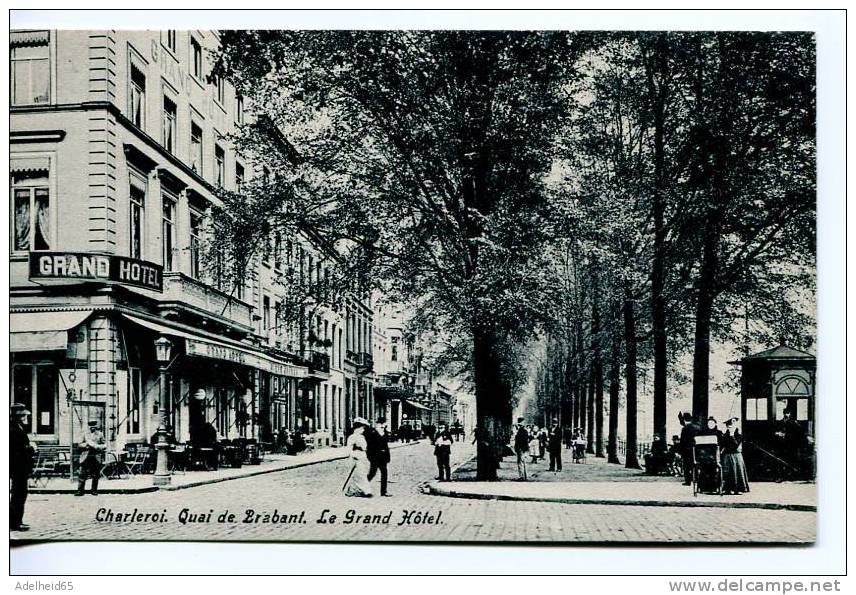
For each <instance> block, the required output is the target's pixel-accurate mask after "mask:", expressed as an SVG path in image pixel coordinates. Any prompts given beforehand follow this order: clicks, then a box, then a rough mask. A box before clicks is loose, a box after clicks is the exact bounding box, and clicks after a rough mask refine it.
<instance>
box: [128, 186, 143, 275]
mask: <svg viewBox="0 0 856 595" xmlns="http://www.w3.org/2000/svg"><path fill="white" fill-rule="evenodd" d="M129 197H130V200H129V212H128V222H129V226H128V239H129V241H130V242H131V245H130V249H129V251H128V252H129V255H130V256H131V258H136V259H142V258H143V237H144V231H143V230H144V227H143V226H144V224H145V213H146V211H145V205H146V178H145V177H144V176H143V175H142V174H139V173H136V172H134V171H132V172H131V183H130V189H129Z"/></svg>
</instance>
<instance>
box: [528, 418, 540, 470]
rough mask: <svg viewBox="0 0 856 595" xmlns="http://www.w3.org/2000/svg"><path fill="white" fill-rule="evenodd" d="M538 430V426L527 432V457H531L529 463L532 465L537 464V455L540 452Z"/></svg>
mask: <svg viewBox="0 0 856 595" xmlns="http://www.w3.org/2000/svg"><path fill="white" fill-rule="evenodd" d="M539 434H540V430H539V429H538V426H533V427H532V429H531V430H530V431H529V456H530V457H532V461H531V463H532V464H533V465H534V464H535V463H537V462H538V453H539V452H540V450H541V443H540V440H539V437H538V435H539Z"/></svg>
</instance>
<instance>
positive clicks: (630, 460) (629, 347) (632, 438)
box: [624, 289, 641, 469]
mask: <svg viewBox="0 0 856 595" xmlns="http://www.w3.org/2000/svg"><path fill="white" fill-rule="evenodd" d="M624 341H625V344H626V347H625V350H624V351H625V378H624V383H625V392H626V401H627V407H626V412H627V435H626V436H625V437H624V439H625V440H626V441H627V449H626V454H625V460H624V466H625V467H627V468H628V469H641V467H640V465H639V459H638V457H637V453H636V312H635V311H634V306H633V296H632V294H631V293H630V290H629V289H627V290H625V293H624Z"/></svg>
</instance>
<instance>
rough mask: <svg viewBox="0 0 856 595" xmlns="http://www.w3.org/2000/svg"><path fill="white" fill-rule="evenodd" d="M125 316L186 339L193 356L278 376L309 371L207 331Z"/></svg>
mask: <svg viewBox="0 0 856 595" xmlns="http://www.w3.org/2000/svg"><path fill="white" fill-rule="evenodd" d="M122 316H123V317H125V318H127V319H128V320H129V321H131V322H133V323H134V324H137V325H139V326H142V327H145V328H147V329H149V330H153V331H155V332H158V333H161V334H163V335H169V336H171V337H179V338H181V339H184V340H185V353H186V354H187V355H189V356H193V357H206V358H210V359H218V360H222V361H227V362H232V363H235V364H242V365H245V366H249V367H251V368H256V369H259V370H262V371H264V372H269V373H271V374H274V375H276V376H288V377H291V378H304V377H306V375H307V370H306V368H301V367H300V366H295V365H294V364H290V363H288V362H284V361H281V360H278V359H275V358H273V357H271V356H269V355H267V354H265V353H263V352H261V351H257V350H255V349H251V348H249V347H247V346H244V345H239V344H236V343H227V342H225V341H218V340H215V339H211V338H209V337H206V336H204V335H201V334H198V333H194V332H192V331H190V330H184V329H180V328H176V327H173V326H167V325H165V324H160V323H158V322H153V321H151V320H146V319H145V318H139V317H137V316H132V315H130V314H122Z"/></svg>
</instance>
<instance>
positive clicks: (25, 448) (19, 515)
mask: <svg viewBox="0 0 856 595" xmlns="http://www.w3.org/2000/svg"><path fill="white" fill-rule="evenodd" d="M30 415H32V413H31V412H30V410H29V409H27V407H26V406H25V405H22V404H21V403H12V405H11V407H10V409H9V528H10V530H12V531H28V530H29V529H30V526H29V525H27V524H26V523H24V508H25V506H26V503H27V496H28V495H29V481H30V475H32V473H33V468H34V463H35V457H36V447H35V445H34V444H33V443H31V442H30V437H29V436H28V435H27V428H28V427H29V425H30V424H29V418H30ZM77 447H78V450H79V453H80V454H79V458H78V475H77V492H75V496H83V495H84V494H85V489H86V481H87V480H91V488H90V489H91V490H92V495H93V496H97V495H98V480H99V478H100V477H101V470H102V468H103V466H104V453H105V452H106V450H107V441H106V440H105V439H104V433H103V432H102V431H101V428H100V422H98V421H97V420H91V421H89V422H88V424H87V428H86V430H84V433H83V438H82V439H81V440H80V442H79V443H78V445H77Z"/></svg>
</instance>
